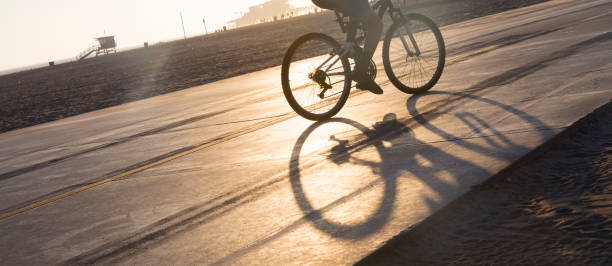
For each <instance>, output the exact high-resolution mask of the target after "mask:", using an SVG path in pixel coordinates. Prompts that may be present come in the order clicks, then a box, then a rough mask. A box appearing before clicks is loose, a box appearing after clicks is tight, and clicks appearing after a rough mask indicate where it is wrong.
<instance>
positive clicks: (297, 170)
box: [289, 92, 550, 239]
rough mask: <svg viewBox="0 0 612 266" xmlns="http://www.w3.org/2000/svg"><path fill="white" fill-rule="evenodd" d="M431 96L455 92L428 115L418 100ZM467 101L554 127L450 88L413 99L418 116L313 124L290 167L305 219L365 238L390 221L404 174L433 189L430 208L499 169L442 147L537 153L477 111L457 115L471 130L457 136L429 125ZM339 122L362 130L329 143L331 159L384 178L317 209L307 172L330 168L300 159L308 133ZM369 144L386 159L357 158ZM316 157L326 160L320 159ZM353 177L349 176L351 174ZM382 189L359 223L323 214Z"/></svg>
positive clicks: (494, 154) (505, 154)
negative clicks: (426, 138) (416, 131)
mask: <svg viewBox="0 0 612 266" xmlns="http://www.w3.org/2000/svg"><path fill="white" fill-rule="evenodd" d="M428 95H446V96H448V97H447V99H446V100H443V101H439V102H437V104H439V106H438V107H439V108H438V110H437V111H435V112H429V113H427V114H421V113H419V112H418V111H417V108H416V101H417V100H418V99H419V98H421V97H425V96H428ZM464 100H474V101H477V102H480V103H484V104H486V105H490V106H493V107H496V108H499V109H501V110H503V113H504V114H505V115H507V116H508V117H511V116H514V117H518V118H520V119H521V120H522V121H523V122H526V123H527V124H528V125H529V126H530V127H531V128H532V129H535V130H537V131H540V132H544V131H547V130H550V128H549V127H548V126H546V125H545V124H544V123H543V122H541V121H539V120H538V119H537V118H535V117H533V116H531V115H529V114H527V113H525V112H522V111H520V110H518V109H516V108H514V107H511V106H508V105H505V104H502V103H499V102H496V101H493V100H489V99H486V98H482V97H478V96H471V95H467V94H462V93H445V92H432V93H427V94H422V95H419V96H413V97H411V98H410V99H408V101H407V103H406V106H407V109H408V111H409V113H410V114H411V115H412V117H407V118H404V119H401V120H398V118H397V117H396V115H395V114H393V113H389V114H386V115H385V116H384V118H383V120H382V121H379V122H377V123H376V124H374V125H373V126H372V128H368V127H366V126H364V125H362V124H360V123H358V122H356V121H353V120H350V119H345V118H334V119H330V120H327V121H324V122H318V123H314V124H313V125H311V126H310V127H309V128H308V129H306V130H305V131H304V132H303V133H302V135H301V136H300V137H299V138H298V140H297V142H296V144H295V146H294V148H293V151H292V156H291V161H290V165H289V168H290V181H291V187H292V189H293V194H294V198H295V200H296V203H297V204H298V206H299V207H300V209H301V210H302V211H303V212H304V214H305V216H304V217H305V218H306V219H307V220H309V221H310V222H311V223H312V224H313V225H314V226H315V227H316V228H317V229H318V230H320V231H322V232H325V233H326V234H329V235H331V236H333V237H336V238H343V239H361V238H364V237H366V236H368V235H371V234H372V233H375V232H376V231H378V230H379V229H381V228H382V227H383V226H384V225H385V224H386V223H387V222H388V220H389V218H390V216H391V214H392V212H393V209H394V207H395V201H396V198H397V193H398V178H415V179H418V182H419V183H421V184H424V185H425V186H426V188H425V189H424V190H429V191H433V193H430V194H427V193H423V197H424V198H423V199H422V200H423V202H424V203H425V206H424V208H427V209H428V211H435V210H436V209H438V208H440V207H441V205H442V204H444V202H445V201H444V197H445V196H446V195H450V194H453V193H457V192H456V191H453V190H457V189H461V190H466V189H469V185H473V184H474V182H475V180H476V182H481V181H482V180H478V179H479V178H482V176H491V175H493V174H494V173H491V172H488V171H487V170H486V169H484V168H483V167H481V166H480V165H478V164H476V163H474V162H472V161H468V160H466V159H462V158H459V157H457V156H454V155H451V154H449V153H448V152H447V151H445V150H444V149H443V148H441V147H444V145H445V144H448V145H456V146H459V147H461V148H465V149H468V150H469V151H471V152H476V153H478V154H480V155H484V156H486V157H488V158H492V159H496V160H510V159H512V158H514V159H516V157H514V156H515V155H516V154H524V153H526V152H528V151H529V150H530V148H528V147H524V146H522V145H520V144H517V143H515V142H513V141H512V140H511V139H510V138H508V137H507V136H506V134H507V133H505V132H501V131H498V130H496V129H495V124H490V123H488V122H486V121H485V120H484V119H482V118H480V117H479V116H478V115H476V114H473V113H470V112H462V113H457V114H455V117H456V119H458V120H459V121H460V122H461V123H463V124H464V125H466V126H467V127H468V128H469V129H470V130H469V132H467V134H465V135H463V134H462V135H460V136H458V135H453V134H451V133H449V132H447V131H445V130H444V129H442V128H439V127H436V126H434V125H433V124H431V123H430V122H429V121H430V119H433V118H435V117H436V115H439V114H440V112H445V110H446V109H448V108H452V107H451V105H453V104H455V105H456V104H461V101H464ZM445 106H446V107H445ZM434 109H435V108H434ZM428 117H430V118H428ZM494 122H495V121H494ZM338 123H339V124H344V125H348V126H351V127H353V128H354V129H356V131H358V133H354V134H352V135H350V134H349V136H345V137H339V136H337V135H335V134H331V135H330V136H329V142H331V143H332V146H331V148H329V150H327V152H323V153H324V154H325V157H326V159H327V161H329V162H332V163H334V164H335V165H337V166H338V167H340V168H342V167H347V166H350V165H361V166H366V167H367V168H368V169H370V171H371V173H372V174H374V175H376V176H377V177H378V180H376V181H372V182H369V183H366V184H365V185H362V186H359V187H357V188H355V189H354V190H353V191H352V192H350V193H346V194H344V195H332V197H336V198H335V199H334V200H333V201H331V202H330V203H329V204H327V205H325V206H319V207H318V208H317V207H315V205H316V204H314V203H313V202H314V201H317V199H316V198H314V197H313V196H312V194H310V196H309V194H308V193H306V192H305V191H306V190H308V189H307V188H305V187H304V186H305V183H304V181H303V180H304V179H305V178H308V177H307V176H305V175H306V174H305V173H306V172H307V173H310V172H320V171H325V169H324V168H321V169H318V170H313V171H310V172H309V171H306V172H305V169H309V168H316V167H317V165H316V164H313V163H311V162H309V160H308V159H309V158H307V157H309V156H306V158H301V155H300V153H301V150H302V147H304V145H305V143H306V142H307V141H308V137H309V135H311V134H312V133H313V132H314V131H315V130H317V129H320V128H322V127H324V126H332V124H338ZM409 126H410V127H418V126H423V127H425V128H426V129H427V130H428V131H430V132H432V133H433V134H434V135H437V136H439V137H442V138H443V139H444V141H442V145H441V144H440V143H441V142H438V143H436V145H434V144H432V143H426V142H423V141H420V140H418V139H417V138H415V136H414V135H413V132H412V131H411V130H410V127H409ZM540 135H541V136H540V137H541V138H544V137H545V136H544V135H545V134H544V133H541V134H540ZM473 139H482V140H483V142H474V141H472V140H473ZM328 147H329V146H328ZM368 147H370V148H372V147H374V149H375V151H376V153H378V156H379V158H380V159H379V160H369V159H363V158H361V157H360V156H355V155H357V154H359V153H360V152H361V151H363V150H365V149H368ZM315 157H316V158H320V156H315ZM331 173H332V172H331V171H330V174H331ZM348 174H349V175H350V174H351V173H348ZM317 175H319V176H320V175H321V173H317ZM449 176H450V178H449ZM474 177H476V178H474ZM319 178H320V177H319ZM327 178H332V179H333V178H338V177H336V176H332V175H329V176H327ZM339 182H340V181H339ZM377 186H379V187H380V186H382V187H383V189H382V190H383V192H382V194H383V195H382V197H381V199H380V200H379V201H378V202H377V203H373V202H372V201H368V202H364V203H363V204H365V205H369V204H378V205H377V207H376V208H375V210H374V211H373V212H370V214H369V216H368V217H367V218H366V219H365V220H363V219H362V221H361V222H360V223H346V222H344V221H335V220H333V219H332V218H328V217H325V215H324V213H326V212H330V211H332V210H333V209H334V208H338V207H340V206H341V205H343V204H345V203H348V202H350V201H352V200H355V199H356V198H357V197H359V196H360V195H362V194H364V193H369V192H371V191H372V190H373V189H374V188H375V187H377ZM320 189H322V188H320V187H319V188H317V187H314V188H311V189H310V190H313V191H316V190H320ZM449 192H452V193H449ZM365 205H364V206H365Z"/></svg>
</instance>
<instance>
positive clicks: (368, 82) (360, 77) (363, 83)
mask: <svg viewBox="0 0 612 266" xmlns="http://www.w3.org/2000/svg"><path fill="white" fill-rule="evenodd" d="M353 80H354V81H356V82H357V85H356V87H357V88H358V89H361V90H367V91H370V92H371V93H374V94H382V93H383V90H382V89H381V88H380V86H378V84H376V82H374V81H373V80H372V78H370V76H369V75H368V74H366V73H363V72H362V73H359V72H355V73H354V75H353Z"/></svg>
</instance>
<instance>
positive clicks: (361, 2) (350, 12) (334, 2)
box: [312, 0, 370, 17]
mask: <svg viewBox="0 0 612 266" xmlns="http://www.w3.org/2000/svg"><path fill="white" fill-rule="evenodd" d="M312 2H313V3H314V4H315V5H317V6H318V7H320V8H324V9H331V10H336V11H338V12H340V13H342V14H344V15H347V16H350V17H360V16H362V15H363V14H364V12H365V11H366V10H368V8H370V3H368V0H312Z"/></svg>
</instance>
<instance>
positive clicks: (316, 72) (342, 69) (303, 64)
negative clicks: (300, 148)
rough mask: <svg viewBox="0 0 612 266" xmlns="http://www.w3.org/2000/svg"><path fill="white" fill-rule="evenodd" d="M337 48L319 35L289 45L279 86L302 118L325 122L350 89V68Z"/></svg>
mask: <svg viewBox="0 0 612 266" xmlns="http://www.w3.org/2000/svg"><path fill="white" fill-rule="evenodd" d="M340 50H341V47H340V44H338V42H337V41H336V40H334V39H333V38H331V37H329V36H327V35H325V34H321V33H309V34H306V35H304V36H302V37H300V38H298V39H297V40H295V41H294V42H293V44H291V46H290V47H289V49H288V50H287V52H286V54H285V57H284V59H283V65H282V69H281V82H282V85H283V93H284V94H285V98H286V99H287V102H289V105H290V106H291V108H293V110H294V111H295V112H296V113H298V114H299V115H301V116H302V117H304V118H306V119H310V120H317V121H318V120H324V119H328V118H330V117H332V116H334V115H335V114H337V113H338V112H339V111H340V109H341V108H342V106H344V103H346V100H347V99H348V96H349V92H350V89H351V79H350V72H351V68H350V64H349V61H348V59H347V57H346V56H345V57H344V58H340V57H339V52H340Z"/></svg>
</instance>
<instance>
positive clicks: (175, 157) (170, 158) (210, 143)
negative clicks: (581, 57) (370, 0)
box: [0, 45, 501, 220]
mask: <svg viewBox="0 0 612 266" xmlns="http://www.w3.org/2000/svg"><path fill="white" fill-rule="evenodd" d="M500 46H501V45H491V46H488V47H485V48H482V49H479V50H476V51H474V52H471V53H468V54H464V55H459V56H455V57H454V58H452V59H449V60H447V63H454V62H458V61H461V60H464V59H465V58H468V57H471V56H474V55H477V54H480V53H485V52H488V51H491V50H494V49H497V48H499V47H500ZM355 93H357V94H361V93H359V91H357V92H351V94H353V95H356V94H355ZM296 116H297V114H296V113H287V114H286V116H284V117H282V116H281V117H280V118H278V119H273V120H270V121H267V122H264V123H261V124H258V125H256V126H254V127H252V128H249V129H247V130H245V131H240V132H237V133H234V134H231V135H229V136H226V137H223V138H220V139H218V140H215V141H212V142H208V143H205V144H202V145H200V146H197V147H194V148H193V149H191V150H187V151H184V152H181V153H177V154H175V155H172V156H169V157H166V158H163V159H160V160H158V161H155V162H152V163H150V164H147V165H144V166H141V167H138V168H136V169H132V170H129V171H126V172H123V173H120V174H117V175H114V176H111V177H109V178H107V179H104V180H100V181H98V182H95V183H92V184H89V185H85V186H82V187H79V188H76V189H73V190H71V191H68V192H66V193H63V194H60V195H57V196H54V197H51V198H48V199H46V200H43V201H39V202H37V203H33V204H31V205H28V206H26V207H23V208H20V209H17V210H14V211H11V212H8V213H5V214H2V215H0V220H3V219H6V218H9V217H11V216H15V215H17V214H20V213H22V212H26V211H29V210H32V209H35V208H38V207H40V206H43V205H46V204H49V203H52V202H55V201H58V200H60V199H63V198H67V197H70V196H72V195H74V194H77V193H79V192H82V191H85V190H88V189H91V188H94V187H97V186H100V185H102V184H105V183H108V182H111V181H115V180H118V179H121V178H123V177H126V176H129V175H133V174H136V173H138V172H142V171H144V170H147V169H149V168H152V167H155V166H158V165H160V164H163V163H166V162H169V161H172V160H174V159H177V158H180V157H183V156H186V155H189V154H192V153H194V152H197V151H199V150H202V149H206V148H208V147H211V146H214V145H217V144H220V143H223V142H227V141H230V140H232V139H235V138H237V137H240V136H243V135H246V134H248V133H251V132H254V131H257V130H260V129H262V128H265V127H268V126H271V125H274V124H277V123H280V122H283V121H286V120H289V119H291V118H293V117H296Z"/></svg>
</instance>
